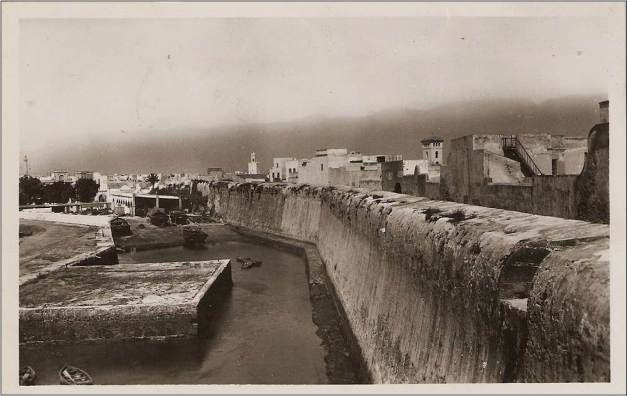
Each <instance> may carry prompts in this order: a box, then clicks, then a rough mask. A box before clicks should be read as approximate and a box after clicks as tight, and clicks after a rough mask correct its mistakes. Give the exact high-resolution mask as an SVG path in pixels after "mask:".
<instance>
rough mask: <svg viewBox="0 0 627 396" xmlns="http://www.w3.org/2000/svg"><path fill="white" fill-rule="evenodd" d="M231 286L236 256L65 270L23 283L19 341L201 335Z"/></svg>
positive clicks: (21, 288) (21, 287)
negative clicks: (222, 292) (225, 289)
mask: <svg viewBox="0 0 627 396" xmlns="http://www.w3.org/2000/svg"><path fill="white" fill-rule="evenodd" d="M230 284H231V270H230V262H229V260H210V261H196V262H170V263H148V264H118V265H113V266H101V265H95V266H87V267H70V268H67V269H59V270H57V271H54V272H51V273H49V274H48V275H47V276H45V277H40V278H38V279H36V280H33V281H31V282H28V283H27V284H24V285H22V286H20V342H32V341H72V340H90V339H111V338H115V339H122V338H144V337H168V336H183V335H192V334H196V333H197V332H198V327H199V325H200V326H201V327H202V326H203V325H205V324H206V320H205V319H206V318H205V317H204V315H199V312H200V311H201V309H202V313H203V314H204V313H205V312H206V310H207V304H208V301H209V300H211V301H212V303H213V302H214V298H216V299H217V298H219V296H218V295H216V294H214V292H215V291H216V290H221V288H222V287H224V286H227V287H228V286H230ZM214 287H215V288H214Z"/></svg>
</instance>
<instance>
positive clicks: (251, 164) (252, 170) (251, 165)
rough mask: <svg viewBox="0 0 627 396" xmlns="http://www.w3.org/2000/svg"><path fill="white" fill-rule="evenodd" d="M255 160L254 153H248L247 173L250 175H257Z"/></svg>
mask: <svg viewBox="0 0 627 396" xmlns="http://www.w3.org/2000/svg"><path fill="white" fill-rule="evenodd" d="M257 165H258V163H257V158H256V157H255V153H254V152H252V153H250V162H249V163H248V173H249V174H252V175H256V174H257Z"/></svg>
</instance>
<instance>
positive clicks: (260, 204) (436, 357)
mask: <svg viewBox="0 0 627 396" xmlns="http://www.w3.org/2000/svg"><path fill="white" fill-rule="evenodd" d="M208 204H209V206H210V207H212V208H213V210H214V211H215V212H216V213H217V214H218V215H220V216H221V217H223V218H224V219H225V220H226V221H227V222H229V223H231V224H234V225H239V226H244V227H248V228H251V229H254V230H258V231H263V232H268V233H274V234H277V235H282V236H286V237H292V238H297V239H300V240H303V241H308V242H313V243H315V244H316V245H317V247H318V250H319V252H320V256H321V258H322V260H323V261H324V263H325V266H326V270H327V274H328V276H329V278H330V279H331V281H332V282H333V285H334V287H335V290H336V292H337V295H338V297H339V299H340V300H341V303H342V305H343V308H344V310H345V312H346V315H347V317H348V320H349V322H350V324H351V327H352V330H353V333H354V334H355V337H356V339H357V342H358V343H359V346H360V347H361V351H362V353H363V358H364V360H365V362H366V365H367V368H368V370H369V374H370V377H371V378H372V379H373V381H375V382H390V383H403V382H409V383H420V382H427V383H437V382H501V381H554V382H560V381H573V380H578V379H580V378H583V379H584V380H586V381H605V380H607V378H608V376H609V372H608V370H609V368H606V367H604V366H603V364H598V362H599V361H601V362H603V361H604V360H607V359H608V357H609V350H607V349H606V348H605V347H606V344H605V342H606V340H607V337H608V331H607V329H608V328H609V317H608V316H604V315H602V314H595V318H596V319H597V320H596V321H594V322H590V323H589V327H586V328H585V329H584V330H583V331H580V330H579V328H578V327H577V326H580V325H579V324H577V323H576V319H577V318H578V317H579V316H578V315H583V314H584V313H587V315H591V314H592V313H600V312H605V311H606V310H607V309H608V308H607V307H608V301H607V300H605V299H604V298H602V295H600V296H601V297H598V298H594V299H590V298H587V293H586V291H585V290H583V289H582V290H581V291H577V290H579V288H578V287H575V286H576V285H577V284H578V282H580V281H581V279H580V278H579V277H578V276H577V275H573V274H570V276H566V275H561V276H562V277H563V279H565V280H564V284H563V285H562V287H561V288H557V289H556V288H553V289H551V288H545V286H543V285H544V283H542V281H541V279H543V278H542V275H538V278H537V279H540V280H536V279H535V278H534V272H535V270H538V271H541V274H543V273H544V272H545V271H549V272H548V273H554V272H552V271H558V272H559V271H560V270H559V269H558V268H554V267H555V266H558V267H559V266H560V264H559V263H560V262H561V261H560V260H567V259H568V258H567V257H568V255H569V254H572V255H574V257H576V250H577V249H582V246H584V247H586V248H587V249H590V250H589V252H590V253H591V255H590V257H591V258H590V259H588V260H586V261H583V262H581V263H580V266H581V271H584V272H586V273H589V279H588V282H592V283H593V285H592V288H593V289H595V290H597V289H598V290H601V289H603V290H604V292H605V293H607V283H608V282H609V279H608V274H607V261H603V260H602V257H604V255H606V254H607V244H606V245H603V243H602V242H594V243H592V242H591V241H593V240H596V241H607V240H608V238H609V229H608V227H607V226H606V225H601V224H590V223H585V222H581V221H573V220H564V219H558V218H553V217H543V216H537V215H531V214H526V213H519V212H508V211H505V210H500V209H493V208H486V207H477V206H469V205H463V204H458V203H452V202H442V201H432V200H429V199H426V198H420V197H412V196H406V195H400V194H395V193H385V192H379V193H371V194H366V193H364V192H362V191H357V190H352V189H348V188H334V187H312V186H307V185H295V186H288V187H285V186H279V185H271V184H247V183H243V184H236V183H226V182H214V183H212V184H211V188H210V192H209V196H208ZM434 214H436V215H434ZM539 251H540V252H544V251H548V255H546V254H544V253H543V254H542V255H540V254H536V253H538V252H539ZM545 256H546V257H545ZM595 257H596V258H595ZM508 263H509V264H508ZM517 263H522V264H521V265H520V266H521V267H524V270H522V271H518V272H516V271H514V272H511V271H510V274H509V275H508V276H505V277H504V279H501V273H502V271H503V270H504V268H506V265H510V266H516V265H519V264H517ZM538 268H539V269H538ZM584 269H585V270H584ZM554 276H558V274H557V273H554ZM513 282H520V283H521V285H520V286H516V285H513V284H512V283H513ZM505 287H507V288H510V289H511V288H513V290H515V291H516V293H514V294H515V295H514V296H510V297H507V296H505V297H507V298H505V297H504V296H503V295H502V294H503V293H502V292H501V289H502V288H505ZM566 289H573V290H571V291H570V292H569V293H565V294H563V296H562V294H560V293H562V292H560V290H566ZM540 290H542V292H540ZM525 293H529V294H530V296H526V295H524V294H525ZM538 293H541V294H540V295H541V296H542V299H541V301H546V302H553V301H555V300H556V299H560V298H562V300H559V301H562V304H563V306H564V307H570V308H569V309H571V310H572V311H573V312H575V313H576V314H575V315H574V316H571V317H569V318H568V320H563V321H556V322H554V323H552V326H553V330H552V334H553V335H552V336H550V337H543V336H541V335H540V333H541V330H540V329H543V328H544V327H545V326H547V324H546V322H547V321H548V320H549V319H547V318H550V317H551V315H552V313H551V312H552V310H557V311H556V312H562V311H561V310H560V308H558V307H556V306H555V305H554V304H539V303H537V302H536V301H540V300H538V298H537V295H538ZM542 293H544V294H542ZM505 294H507V293H505ZM559 296H562V297H559ZM526 297H529V300H527V299H526ZM503 298H505V299H504V300H503V301H502V299H503ZM527 301H530V305H529V306H528V307H527V306H526V302H527ZM547 315H548V316H547ZM528 329H529V330H528ZM586 329H587V330H586ZM587 332H590V333H592V334H596V335H597V336H595V337H590V336H588V335H587ZM558 335H559V336H561V337H562V342H561V343H559V344H558V345H563V347H564V348H566V349H567V350H568V353H567V355H569V356H570V357H569V358H568V359H566V360H563V359H562V360H561V361H562V362H563V363H561V364H565V365H568V367H563V368H561V369H560V368H559V367H558V364H557V363H555V364H553V363H546V362H545V361H546V360H547V359H549V360H550V359H551V358H552V357H553V356H554V355H555V354H556V353H558V352H556V350H555V348H556V345H555V342H554V339H553V337H556V336H558ZM603 337H605V338H603ZM604 340H605V341H604ZM575 346H577V348H575ZM593 350H594V351H597V352H598V355H597V356H596V358H595V360H591V359H590V356H591V351H593ZM569 359H570V360H569ZM569 362H572V365H569ZM578 362H579V363H578ZM578 364H580V365H582V366H583V369H577V368H576V366H577V365H578ZM573 370H574V372H577V373H580V374H581V375H580V376H579V377H575V376H573V375H572V374H571V372H573Z"/></svg>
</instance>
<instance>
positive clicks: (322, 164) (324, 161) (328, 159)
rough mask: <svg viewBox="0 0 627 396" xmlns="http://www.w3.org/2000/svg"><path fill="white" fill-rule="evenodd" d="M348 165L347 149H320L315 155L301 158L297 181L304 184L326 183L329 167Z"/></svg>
mask: <svg viewBox="0 0 627 396" xmlns="http://www.w3.org/2000/svg"><path fill="white" fill-rule="evenodd" d="M346 165H348V150H347V149H320V150H317V151H316V156H315V157H313V158H311V159H309V160H303V161H301V162H300V163H299V166H298V182H299V183H306V184H317V185H328V184H329V169H334V168H341V167H344V166H346Z"/></svg>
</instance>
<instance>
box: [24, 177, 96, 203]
mask: <svg viewBox="0 0 627 396" xmlns="http://www.w3.org/2000/svg"><path fill="white" fill-rule="evenodd" d="M99 188H100V185H99V184H98V183H96V182H95V181H94V180H92V179H78V180H77V181H76V183H74V184H72V183H66V182H54V183H47V184H44V183H42V182H41V180H39V179H38V178H36V177H31V176H22V177H20V190H19V194H20V196H19V202H20V205H31V204H43V203H68V202H69V201H70V200H71V199H72V200H74V201H77V202H93V201H94V198H95V197H96V194H98V190H99Z"/></svg>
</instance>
